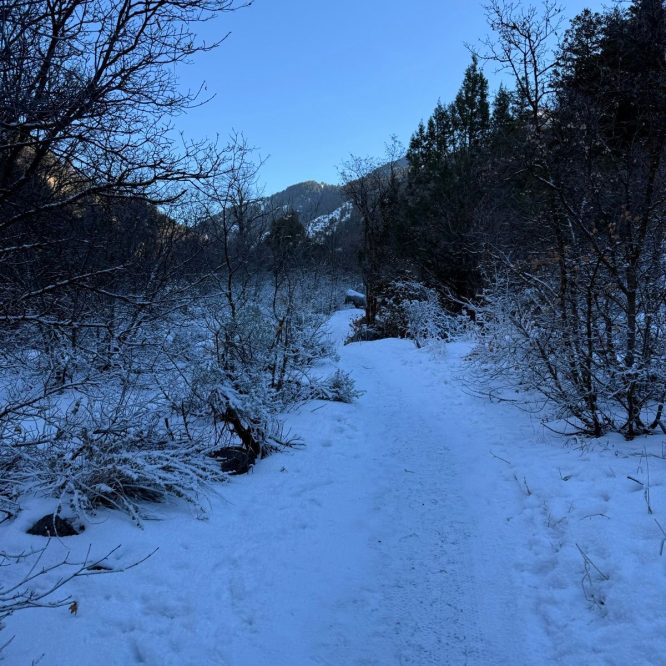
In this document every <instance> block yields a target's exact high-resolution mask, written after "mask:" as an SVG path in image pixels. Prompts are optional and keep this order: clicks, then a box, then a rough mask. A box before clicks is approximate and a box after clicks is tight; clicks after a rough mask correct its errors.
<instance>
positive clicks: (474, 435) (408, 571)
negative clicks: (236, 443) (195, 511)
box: [0, 310, 666, 666]
mask: <svg viewBox="0 0 666 666" xmlns="http://www.w3.org/2000/svg"><path fill="white" fill-rule="evenodd" d="M353 314H354V311H351V310H347V311H343V312H340V313H337V314H336V315H335V316H334V317H333V319H332V320H331V325H330V326H331V330H332V334H333V335H335V336H336V337H337V338H338V339H339V340H342V339H343V338H344V337H345V335H346V333H347V330H348V324H349V319H350V317H351V316H353ZM469 349H470V347H469V345H467V344H463V343H452V344H449V345H443V346H442V347H441V348H439V349H434V350H433V349H422V350H417V349H415V347H414V345H413V344H412V343H410V342H408V341H402V340H384V341H380V342H370V343H357V344H353V345H348V346H346V347H342V346H341V349H340V356H341V358H340V362H339V365H340V367H341V368H343V369H344V370H347V371H349V372H351V373H352V374H353V376H354V377H355V378H356V381H357V386H358V388H360V389H362V390H363V391H365V393H364V395H363V396H362V397H361V398H359V399H358V400H357V402H355V403H354V404H351V405H346V404H339V403H329V402H314V403H308V404H307V405H305V406H303V407H302V408H301V409H300V410H299V411H298V412H297V413H294V414H291V415H289V418H288V423H289V426H290V428H291V429H292V431H293V433H295V434H296V433H297V434H299V435H300V436H301V437H302V439H303V440H304V441H305V443H306V446H305V447H304V448H302V449H294V450H290V451H287V452H285V453H282V454H279V455H275V456H272V457H270V458H268V459H266V460H264V461H262V462H261V463H260V464H259V465H258V466H257V467H256V468H255V471H254V472H253V473H252V474H250V475H248V476H244V477H236V478H234V479H233V480H232V481H231V482H230V483H228V484H225V485H223V486H220V487H218V488H215V489H212V490H213V493H212V494H211V496H210V510H209V512H208V517H207V519H206V520H197V519H195V517H193V516H192V515H191V513H190V512H189V510H188V508H187V507H182V506H177V505H173V506H167V505H159V506H156V507H152V508H151V509H150V511H151V513H152V514H153V517H154V518H155V520H151V521H147V522H146V523H145V525H144V529H143V530H140V529H138V528H137V527H135V526H133V525H132V524H131V523H130V521H129V520H128V519H127V518H126V517H125V516H122V515H118V514H116V513H113V512H110V511H109V512H104V511H102V512H100V513H99V515H98V517H97V519H96V520H95V521H94V522H92V523H90V524H89V525H88V526H87V529H86V531H85V532H84V533H83V534H81V535H80V536H77V537H69V538H66V539H62V540H60V541H58V540H54V541H52V542H51V543H50V545H49V549H48V551H47V559H48V558H51V559H52V560H57V559H58V558H62V556H63V555H64V554H65V553H66V552H67V551H68V550H71V551H72V554H71V557H72V559H77V558H78V559H82V558H84V557H85V556H86V552H87V550H88V548H90V549H91V554H90V557H91V558H94V557H95V556H99V555H101V554H103V553H105V552H106V551H108V550H110V549H111V548H113V547H115V546H117V545H119V544H122V547H121V548H120V549H119V550H117V551H116V552H115V553H114V554H113V555H112V556H111V557H110V558H109V564H110V565H111V566H113V567H122V566H123V565H126V564H129V563H131V562H133V561H135V560H137V559H140V558H141V557H143V556H144V555H145V554H147V553H149V552H151V551H152V550H153V549H154V548H156V547H159V550H158V551H157V552H156V553H155V554H154V555H153V556H152V557H151V558H149V559H148V560H147V561H146V562H144V563H143V564H141V565H140V566H138V567H136V568H133V569H131V570H129V571H127V572H125V573H119V574H111V575H102V576H93V577H87V578H82V579H76V580H74V581H73V582H72V583H71V584H70V585H69V587H68V588H67V591H68V592H69V593H70V594H71V595H72V597H73V599H75V600H76V601H77V605H78V609H77V612H76V614H72V613H70V612H69V611H68V609H67V608H66V607H65V608H60V609H56V610H26V611H22V612H19V613H16V614H15V615H14V616H12V617H11V618H9V620H8V621H7V628H6V629H5V630H4V631H3V632H2V634H0V644H2V643H3V642H4V641H5V640H7V639H8V638H10V637H11V636H12V635H14V636H15V638H14V640H13V641H12V642H11V644H10V645H9V646H8V647H7V648H6V649H5V651H4V653H3V655H4V660H5V662H6V663H8V664H12V665H14V664H30V663H32V661H33V660H34V661H35V662H37V661H38V662H39V663H40V664H42V665H43V666H47V665H48V666H53V665H55V666H58V665H63V664H82V665H88V664H91V665H92V664H95V665H99V666H102V665H106V664H109V665H111V664H118V665H126V664H150V665H155V666H157V665H168V664H174V665H176V664H177V665H178V666H183V665H189V664H192V665H195V664H196V665H200V664H229V665H232V666H236V665H238V666H263V665H266V666H279V665H281V664H285V665H289V666H300V665H303V666H305V665H309V664H323V665H330V666H341V665H356V664H358V665H361V664H376V665H382V666H383V665H386V666H390V665H393V664H396V665H400V664H413V665H417V666H420V665H426V664H479V665H485V664H489V665H495V664H512V665H520V664H550V663H561V664H617V665H618V666H619V665H625V664H660V663H666V616H665V615H664V613H663V599H664V593H665V592H666V580H665V575H666V553H664V555H662V554H661V550H662V547H663V541H662V540H663V539H665V538H666V534H665V533H662V531H661V528H660V526H659V523H660V524H661V525H662V526H663V527H664V528H665V529H666V486H665V485H664V484H665V483H666V459H664V457H663V455H664V445H665V444H666V438H664V437H656V436H655V437H652V438H650V439H646V440H639V441H635V442H632V443H627V442H624V441H622V440H620V439H615V438H603V439H601V440H596V441H580V440H575V439H572V440H566V439H565V438H562V437H557V436H555V435H553V434H550V433H548V432H547V431H544V430H543V428H542V427H541V425H540V424H539V421H538V415H537V416H531V415H529V414H527V413H525V412H521V411H519V410H518V409H516V408H515V407H514V406H512V405H509V404H506V403H501V404H498V403H492V402H489V401H488V400H484V399H483V398H481V397H478V396H476V395H475V390H474V388H475V386H474V379H473V373H472V372H471V368H470V364H469V363H468V362H467V361H466V360H465V356H466V354H467V352H468V351H469ZM323 370H324V369H322V371H323ZM329 370H330V368H329ZM629 476H630V477H633V479H629V478H628V477H629ZM648 500H649V502H648ZM648 504H649V506H650V507H651V510H652V511H653V513H652V514H651V513H649V510H648ZM22 506H23V511H22V513H21V514H19V517H18V518H17V519H16V520H15V521H13V522H12V523H5V524H3V525H1V526H0V543H1V548H2V550H5V551H11V552H18V551H22V550H26V549H28V548H31V547H33V548H34V547H35V545H36V544H37V543H39V542H41V541H43V540H42V539H41V538H39V537H29V536H27V535H26V534H24V532H25V529H26V528H27V527H28V526H29V525H30V524H31V523H32V522H34V520H35V519H36V518H39V517H40V516H42V515H43V514H44V513H45V512H46V511H48V510H52V506H50V505H48V504H47V503H45V502H44V501H37V500H34V501H28V500H26V501H23V502H22ZM657 521H659V523H658V522H657ZM663 550H665V551H666V547H664V548H663ZM45 561H46V560H45ZM16 569H17V568H16V567H14V568H12V570H11V571H10V570H9V569H5V570H2V569H0V575H2V576H4V579H5V580H7V578H8V577H9V576H10V574H13V573H17V571H16Z"/></svg>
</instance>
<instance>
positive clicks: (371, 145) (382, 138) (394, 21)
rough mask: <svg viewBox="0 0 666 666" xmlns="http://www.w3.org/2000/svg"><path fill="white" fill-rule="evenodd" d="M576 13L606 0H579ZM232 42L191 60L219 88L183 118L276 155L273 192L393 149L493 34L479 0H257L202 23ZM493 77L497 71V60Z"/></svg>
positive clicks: (267, 176)
mask: <svg viewBox="0 0 666 666" xmlns="http://www.w3.org/2000/svg"><path fill="white" fill-rule="evenodd" d="M563 4H564V6H565V8H566V13H567V15H569V16H573V15H575V14H576V13H578V12H579V11H580V10H581V9H582V8H584V7H587V6H589V7H591V8H592V9H600V8H601V7H602V3H601V2H598V1H597V0H590V1H588V2H585V1H584V0H567V1H566V2H564V3H563ZM228 31H230V32H231V35H230V36H229V38H228V39H227V40H226V41H225V42H224V43H223V44H222V46H221V47H220V48H219V49H217V50H216V51H213V52H211V53H208V54H202V55H200V56H198V57H197V59H196V61H195V62H194V63H193V64H192V65H190V66H189V67H187V68H184V69H183V70H181V72H180V77H181V82H182V83H183V85H189V86H190V87H191V88H197V87H198V86H199V85H200V84H201V83H202V82H203V81H205V83H206V87H207V92H208V94H215V98H214V99H213V100H212V101H210V102H209V103H208V104H206V105H205V106H203V107H201V108H198V109H193V110H191V111H190V112H189V113H188V114H187V116H184V117H180V118H178V119H177V127H178V128H179V129H181V130H182V131H184V132H185V134H186V135H187V136H189V137H192V138H203V137H209V138H213V137H215V136H216V134H218V133H219V134H220V135H222V136H226V135H228V134H229V133H230V132H231V130H234V129H235V130H237V131H240V132H243V133H244V134H245V136H246V137H247V139H248V141H249V142H250V143H251V144H252V145H253V146H256V147H257V148H258V151H259V154H260V155H261V156H262V157H263V158H266V162H265V164H264V166H263V168H262V171H261V178H260V180H261V182H262V183H263V184H264V186H265V193H266V194H270V193H272V192H276V191H278V190H281V189H284V188H285V187H286V186H288V185H291V184H294V183H297V182H300V181H303V180H319V181H325V182H330V183H335V182H338V167H339V166H340V164H341V163H342V162H343V161H344V160H345V159H347V158H348V157H349V155H350V154H352V153H353V154H355V155H362V156H381V154H382V153H383V151H384V144H385V143H386V141H387V140H388V139H389V137H390V136H391V135H392V134H395V135H397V137H398V138H399V139H400V140H401V141H402V142H403V143H405V144H406V143H407V142H408V140H409V137H410V135H411V133H412V132H413V131H414V129H415V128H416V126H417V124H418V122H419V120H420V119H421V118H427V117H428V116H429V115H430V113H431V111H432V109H433V107H434V106H435V104H436V103H437V100H438V98H441V100H442V101H443V102H448V101H450V100H451V99H452V98H453V97H454V96H455V94H456V92H457V90H458V87H459V85H460V82H461V79H462V76H463V72H464V70H465V67H467V65H468V64H469V61H470V55H469V52H468V51H467V49H466V48H465V43H475V42H476V41H477V40H478V38H480V37H482V36H484V35H485V34H487V32H488V30H487V28H486V24H485V19H484V15H483V10H482V6H481V2H477V1H476V0H468V1H465V0H254V2H253V4H252V6H250V7H248V8H246V9H243V10H240V11H238V12H235V13H232V14H225V15H223V16H221V17H219V18H218V19H216V20H215V21H213V22H210V23H208V24H206V25H205V26H203V27H202V29H201V30H199V32H200V34H201V35H202V36H203V37H204V38H206V39H208V40H210V39H216V38H219V37H221V36H222V35H223V34H225V33H226V32H228ZM485 72H486V75H487V76H488V77H489V78H490V80H491V89H493V88H495V87H496V82H497V77H495V76H494V73H493V68H492V66H491V65H486V69H485Z"/></svg>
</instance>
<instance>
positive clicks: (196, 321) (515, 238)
mask: <svg viewBox="0 0 666 666" xmlns="http://www.w3.org/2000/svg"><path fill="white" fill-rule="evenodd" d="M249 4H251V3H249ZM242 5H243V3H242V2H236V0H178V1H176V0H126V1H125V2H123V3H121V4H116V3H109V2H107V1H106V0H48V1H47V0H0V273H1V278H2V279H1V280H0V367H1V368H2V380H1V381H0V524H1V523H10V522H11V521H13V520H14V519H15V518H16V516H17V515H18V514H19V513H20V511H21V504H22V501H23V498H25V497H41V498H49V499H50V501H51V502H52V507H53V511H52V517H51V518H49V516H48V515H47V516H45V519H46V523H44V524H45V525H46V530H47V531H46V534H50V535H51V536H54V535H57V533H58V531H59V530H65V529H73V530H74V532H75V533H77V532H78V531H79V528H80V527H82V526H83V525H84V524H85V522H86V520H87V519H88V518H89V517H90V516H94V515H96V512H97V511H99V510H106V509H113V510H117V511H119V512H122V513H124V514H127V515H128V516H129V518H130V520H131V521H132V522H133V523H134V524H136V525H137V526H142V525H143V524H144V523H145V520H146V509H145V507H146V506H150V505H152V504H153V503H159V502H162V501H165V500H166V499H173V498H178V499H180V500H184V501H185V502H188V503H190V504H191V505H192V506H193V507H195V510H196V511H201V512H205V507H206V502H207V500H206V490H205V489H206V488H207V487H208V486H209V485H210V484H211V483H216V482H219V481H223V480H225V479H227V478H228V475H229V474H230V473H231V474H233V473H237V472H243V471H247V470H248V469H249V468H250V467H252V465H253V464H254V463H255V462H257V461H258V460H260V459H262V458H265V457H268V456H269V455H271V454H273V453H275V452H278V451H281V450H285V449H291V448H299V447H301V446H302V445H303V444H304V443H306V442H303V441H302V440H301V438H300V437H299V433H292V432H289V431H287V430H285V429H284V427H283V415H284V414H285V413H288V412H290V411H293V410H294V409H296V408H297V406H299V405H302V404H304V403H305V402H306V401H309V400H324V401H337V402H342V403H345V404H348V403H352V402H354V401H355V400H357V399H358V398H359V396H360V395H361V391H360V390H359V388H358V387H357V386H356V384H355V379H354V377H353V376H352V375H351V374H350V373H349V372H347V371H345V370H341V369H338V370H335V371H334V372H331V374H329V375H326V376H322V375H321V373H319V372H317V371H316V367H317V365H318V364H319V363H320V362H322V360H325V359H331V358H334V357H335V355H336V350H335V347H334V345H333V344H332V343H331V341H330V340H329V339H328V337H327V335H326V324H327V321H328V320H329V318H330V316H331V315H332V313H333V312H335V311H336V310H338V309H339V308H340V307H342V300H343V298H344V295H345V292H346V291H347V290H348V289H354V290H358V291H360V292H362V293H363V296H364V301H363V307H364V311H363V313H359V317H358V318H357V319H356V320H355V321H354V323H353V324H352V330H351V331H350V335H349V338H348V342H355V341H371V340H379V339H384V338H406V339H409V340H413V341H414V342H415V344H416V346H417V347H418V348H421V347H422V346H424V345H426V344H427V342H428V341H430V340H443V341H455V340H456V339H457V337H458V336H460V335H461V334H464V335H466V336H470V335H472V336H473V337H474V339H475V344H476V351H475V354H476V355H477V357H478V358H479V359H481V361H480V363H481V364H482V365H483V366H484V372H485V377H486V378H487V381H488V382H489V385H490V384H491V383H492V382H493V381H499V382H500V383H501V384H502V386H503V388H504V390H505V389H506V387H507V386H510V387H512V388H516V389H518V390H519V391H520V392H525V393H530V394H535V393H536V394H538V395H539V396H540V397H541V399H542V400H543V403H544V404H545V405H547V407H548V410H549V412H548V413H549V414H550V415H555V416H556V417H557V419H558V421H557V422H558V424H559V426H558V427H560V428H561V429H562V431H563V432H566V433H568V434H572V433H573V434H575V435H576V436H581V437H591V438H598V437H600V436H602V435H606V434H609V433H611V434H612V433H619V434H620V435H622V436H623V437H624V439H625V440H626V441H631V440H634V439H635V438H637V437H640V436H644V435H648V434H651V433H666V415H664V404H665V402H666V261H665V257H666V217H665V214H666V159H665V158H666V152H665V151H666V144H665V139H666V80H665V77H666V6H665V5H664V2H663V0H632V2H629V3H624V4H620V5H617V6H614V7H612V8H609V9H606V10H604V11H602V12H592V11H590V10H585V11H583V12H582V13H580V14H579V15H578V16H576V17H575V18H574V19H573V20H572V21H570V22H568V23H565V22H564V19H563V15H562V11H561V9H560V8H558V6H557V5H556V4H555V3H553V2H551V1H550V0H546V2H545V3H544V4H543V5H540V6H538V7H533V6H528V5H526V4H522V3H519V2H513V1H512V0H489V2H488V3H487V4H486V5H485V12H486V19H487V22H488V26H489V28H490V30H491V36H490V37H489V38H487V39H484V40H482V41H480V42H473V43H472V44H471V45H470V47H469V48H470V61H469V66H468V67H467V69H466V70H465V71H464V72H461V73H460V75H461V85H460V88H459V91H458V94H457V95H456V96H455V98H454V99H452V100H450V101H447V102H445V101H440V102H438V103H437V105H436V106H435V108H434V109H433V111H432V114H431V115H430V117H428V118H427V119H423V120H422V121H421V122H420V123H419V122H418V119H415V122H414V132H413V134H412V137H411V140H410V141H409V144H408V146H407V147H406V148H404V147H403V146H401V145H400V143H399V142H398V141H397V140H395V139H394V140H390V141H389V142H388V143H387V149H386V154H384V155H381V156H377V157H374V158H366V157H356V156H351V157H350V158H348V159H347V160H346V161H345V162H344V164H343V165H342V166H341V170H340V174H341V181H342V185H341V189H340V191H339V193H336V194H335V195H334V194H331V193H328V191H327V196H331V197H333V200H335V201H337V199H335V197H337V196H340V195H341V200H342V201H343V202H349V203H350V204H351V206H353V212H351V213H350V214H349V216H348V217H347V218H345V219H346V221H345V222H344V224H343V221H340V225H339V226H338V228H337V230H336V231H335V233H333V234H330V235H328V236H317V235H316V234H314V233H310V231H309V229H308V226H307V224H305V223H304V221H303V220H302V219H301V213H300V212H299V211H298V210H296V209H295V207H293V206H290V205H289V204H288V203H284V202H282V201H280V202H278V201H276V200H275V199H271V198H270V197H266V196H264V195H263V193H262V192H261V191H260V188H259V187H258V177H259V174H260V170H261V160H260V159H259V158H258V156H257V154H256V151H255V150H254V149H253V148H252V147H251V144H250V143H249V142H248V141H247V140H246V138H245V137H244V136H243V135H242V134H240V133H238V134H233V135H232V136H230V137H229V138H228V140H225V141H222V142H217V143H215V142H213V143H209V142H187V141H184V140H183V139H182V138H181V136H180V135H179V134H178V132H177V117H178V116H179V114H183V113H187V112H188V109H190V108H192V107H193V106H194V105H197V104H199V103H200V101H201V95H200V91H196V90H195V91H194V92H191V93H190V92H185V93H183V92H181V88H180V87H179V85H178V79H177V77H176V73H175V72H176V65H179V64H180V63H185V62H187V61H188V59H190V58H192V56H193V55H195V54H197V53H200V52H204V51H207V50H211V49H214V48H217V47H218V46H219V45H220V44H208V43H204V42H200V41H199V40H198V37H197V26H198V25H200V24H201V23H202V22H205V21H207V20H209V19H210V18H211V17H213V16H216V15H220V14H224V13H227V12H234V11H236V10H238V9H241V8H242ZM251 10H252V9H251V8H250V9H249V10H248V11H251ZM469 38H470V39H471V40H473V39H474V38H475V36H474V35H470V36H469ZM221 41H223V40H221ZM222 48H223V46H222ZM491 68H495V69H497V70H498V71H500V72H501V76H502V83H501V85H500V86H499V87H498V89H497V90H496V91H494V92H491V91H490V89H489V88H490V86H489V82H488V79H487V77H486V75H485V74H484V71H488V70H489V69H491ZM322 196H323V195H322ZM349 210H350V211H351V208H350V209H349ZM497 396H498V397H499V394H497ZM63 518H67V521H68V522H67V527H64V526H63V525H64V523H61V522H58V521H59V520H61V519H63ZM35 527H37V526H35ZM42 527H43V526H42ZM38 529H39V528H38ZM0 554H1V555H2V564H3V565H4V566H8V567H11V566H13V565H16V564H17V563H18V562H20V561H22V560H23V559H25V554H21V555H14V554H12V553H10V552H4V551H3V550H2V548H1V547H0ZM65 564H68V565H69V564H70V563H65V562H61V563H56V564H55V565H53V566H54V567H56V566H61V565H65ZM89 565H90V562H82V563H81V564H80V566H78V568H77V567H74V569H73V570H72V569H67V570H68V571H69V573H68V574H67V575H65V576H62V577H59V578H57V579H55V580H54V582H52V583H51V584H49V585H48V586H46V587H42V588H40V589H39V591H38V592H35V587H34V580H33V578H34V576H35V571H32V572H31V573H29V574H26V576H25V578H24V579H22V580H20V581H19V582H18V583H16V584H11V585H3V582H2V581H1V580H0V621H1V620H2V619H6V618H8V617H9V616H10V615H12V614H14V613H17V612H18V611H22V610H24V609H27V608H34V607H40V606H41V607H44V606H46V607H49V606H57V605H59V603H60V602H59V601H58V600H57V598H56V597H57V595H56V597H54V596H53V594H54V593H56V592H57V591H58V590H59V589H60V588H61V587H62V586H65V585H66V584H67V583H69V581H70V580H71V579H72V578H74V577H78V576H83V575H89V574H90V573H91V571H90V570H89ZM37 571H39V570H37ZM49 571H50V570H49ZM49 571H46V573H48V572H49ZM54 599H55V600H54ZM1 626H2V625H1V624H0V627H1ZM3 643H4V641H3V637H2V635H0V646H2V645H3ZM1 651H2V649H1V647H0V652H1Z"/></svg>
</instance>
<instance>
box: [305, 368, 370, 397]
mask: <svg viewBox="0 0 666 666" xmlns="http://www.w3.org/2000/svg"><path fill="white" fill-rule="evenodd" d="M361 395H362V392H361V391H359V390H358V389H357V388H356V382H354V379H353V377H352V376H351V375H350V374H349V373H348V372H344V370H340V369H338V370H336V371H335V372H334V373H333V374H332V375H331V376H330V377H327V378H326V379H324V380H323V381H320V382H318V383H315V384H314V385H313V392H312V397H313V398H318V399H319V400H332V401H334V402H348V403H349V402H354V400H356V399H357V398H359V397H361Z"/></svg>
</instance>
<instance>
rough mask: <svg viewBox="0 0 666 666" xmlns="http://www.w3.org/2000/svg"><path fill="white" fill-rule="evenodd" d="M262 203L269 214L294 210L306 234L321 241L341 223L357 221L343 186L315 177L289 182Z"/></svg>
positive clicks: (339, 226)
mask: <svg viewBox="0 0 666 666" xmlns="http://www.w3.org/2000/svg"><path fill="white" fill-rule="evenodd" d="M262 206H263V208H264V210H265V211H266V212H269V213H272V214H281V213H287V212H289V211H295V212H296V213H298V216H299V219H300V221H301V223H302V224H303V226H304V227H305V230H306V233H307V235H308V236H309V237H310V238H311V239H313V240H315V241H320V242H321V241H323V239H324V238H325V237H327V236H330V235H331V234H333V233H335V232H336V231H338V230H339V229H340V228H341V227H345V226H349V225H352V226H353V225H354V223H355V222H358V220H357V219H356V217H357V216H356V215H354V211H353V209H352V205H351V202H350V201H349V200H348V199H347V197H346V196H345V194H344V191H343V189H342V187H340V186H339V185H329V184H327V183H318V182H316V181H314V180H308V181H305V182H303V183H297V184H295V185H290V186H289V187H288V188H287V189H285V190H282V191H281V192H277V193H276V194H273V195H271V196H269V197H266V198H264V199H263V201H262Z"/></svg>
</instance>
